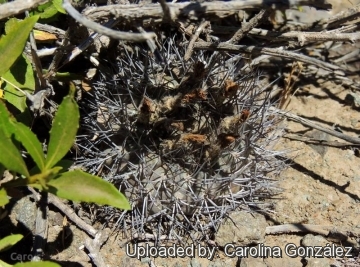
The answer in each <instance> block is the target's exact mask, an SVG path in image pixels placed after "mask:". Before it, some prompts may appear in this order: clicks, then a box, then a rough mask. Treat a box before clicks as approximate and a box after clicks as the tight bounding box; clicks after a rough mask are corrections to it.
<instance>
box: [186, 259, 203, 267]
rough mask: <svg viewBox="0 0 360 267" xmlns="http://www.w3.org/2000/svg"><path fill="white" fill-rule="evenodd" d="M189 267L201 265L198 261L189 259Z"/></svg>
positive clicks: (199, 266)
mask: <svg viewBox="0 0 360 267" xmlns="http://www.w3.org/2000/svg"><path fill="white" fill-rule="evenodd" d="M188 266H189V267H201V264H200V263H199V261H198V260H197V259H196V258H193V259H191V261H190V263H189V265H188Z"/></svg>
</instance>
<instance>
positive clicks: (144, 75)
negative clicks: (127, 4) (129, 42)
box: [77, 35, 283, 240]
mask: <svg viewBox="0 0 360 267" xmlns="http://www.w3.org/2000/svg"><path fill="white" fill-rule="evenodd" d="M118 49H119V51H117V53H118V54H119V56H118V57H117V58H114V59H112V60H113V66H112V67H113V68H114V69H115V71H114V73H116V74H115V75H114V76H113V77H109V73H107V75H105V73H101V75H99V76H100V77H99V80H98V81H97V83H95V89H94V90H93V92H90V93H89V95H88V96H87V97H85V100H83V102H82V103H80V105H81V107H82V113H83V116H82V133H81V135H79V136H78V137H77V140H78V141H77V145H78V147H79V149H80V151H81V155H80V157H79V158H78V160H77V164H78V165H81V166H82V167H83V168H85V169H86V170H87V171H89V172H91V173H94V174H97V175H100V176H101V177H103V178H104V179H106V180H109V181H111V182H113V183H114V184H116V185H117V186H118V187H119V190H121V191H122V192H124V193H125V195H126V196H127V198H128V199H129V200H130V202H131V203H132V207H133V210H132V211H131V212H129V213H123V214H117V218H116V219H117V224H118V225H121V226H122V227H124V228H125V229H131V231H132V233H133V234H136V235H137V236H141V235H143V234H146V233H150V234H153V235H154V236H155V237H159V236H161V235H166V236H167V237H169V238H178V239H180V237H181V236H182V235H183V234H184V231H188V230H192V236H191V237H192V238H193V239H196V240H199V239H201V238H203V237H204V236H205V235H207V234H208V233H210V231H211V230H214V229H216V227H217V226H218V224H219V223H220V222H221V219H222V218H223V217H224V216H226V214H228V213H229V212H231V211H233V210H235V209H237V208H239V207H240V206H248V205H255V203H258V202H259V200H261V199H263V198H265V197H269V196H271V189H272V188H273V186H274V181H273V180H271V179H269V177H268V174H269V173H270V172H279V171H281V169H282V167H283V163H282V162H280V161H279V160H277V159H276V158H275V156H274V154H275V152H274V151H272V150H271V144H272V143H273V142H274V141H275V140H276V139H277V138H278V135H277V134H276V131H275V129H276V125H277V121H278V118H277V115H276V114H275V113H273V112H271V111H270V110H269V108H270V106H271V103H270V101H269V92H268V90H265V89H264V88H260V87H259V86H258V79H259V74H258V73H257V72H255V71H253V72H251V73H250V74H249V73H248V74H243V73H239V71H238V69H239V68H238V65H240V63H241V62H240V61H241V58H239V60H234V58H232V55H229V54H214V53H208V52H202V51H194V53H193V54H192V57H191V59H190V60H188V61H185V60H184V59H183V57H184V54H185V47H184V46H183V45H181V43H180V42H179V41H178V38H177V37H176V35H175V36H174V37H172V38H164V40H163V41H162V49H161V50H160V51H158V53H159V54H158V55H156V54H151V53H149V52H148V50H147V49H146V47H139V46H125V45H122V46H121V45H120V46H119V48H118ZM105 211H106V213H108V214H109V213H111V211H110V208H107V209H106V210H105ZM113 221H116V220H115V218H113Z"/></svg>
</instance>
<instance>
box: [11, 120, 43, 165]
mask: <svg viewBox="0 0 360 267" xmlns="http://www.w3.org/2000/svg"><path fill="white" fill-rule="evenodd" d="M15 130H16V131H15V138H16V140H18V141H19V142H20V143H21V144H22V145H23V146H24V147H25V149H26V151H27V152H29V154H30V156H31V157H32V159H33V160H34V162H35V163H36V165H37V166H38V167H39V169H40V170H41V171H43V170H44V169H45V156H44V153H43V150H42V146H41V143H40V142H39V140H38V139H37V137H36V135H35V134H34V133H33V132H32V131H31V130H30V129H29V128H28V127H27V126H25V125H24V124H22V123H15Z"/></svg>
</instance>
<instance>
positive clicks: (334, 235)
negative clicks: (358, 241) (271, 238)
mask: <svg viewBox="0 0 360 267" xmlns="http://www.w3.org/2000/svg"><path fill="white" fill-rule="evenodd" d="M265 233H266V234H267V235H276V234H294V233H314V234H319V235H322V236H324V237H328V238H331V239H336V240H338V241H344V240H346V239H347V238H348V237H359V236H360V234H359V233H356V232H353V231H348V230H346V229H338V228H337V227H336V226H325V225H313V224H301V223H294V224H283V225H275V226H268V227H266V230H265Z"/></svg>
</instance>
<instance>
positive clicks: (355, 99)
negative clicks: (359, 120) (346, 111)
mask: <svg viewBox="0 0 360 267" xmlns="http://www.w3.org/2000/svg"><path fill="white" fill-rule="evenodd" d="M345 102H346V103H347V104H349V105H351V106H352V107H355V108H360V95H358V94H355V93H349V94H347V95H346V96H345Z"/></svg>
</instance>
